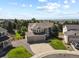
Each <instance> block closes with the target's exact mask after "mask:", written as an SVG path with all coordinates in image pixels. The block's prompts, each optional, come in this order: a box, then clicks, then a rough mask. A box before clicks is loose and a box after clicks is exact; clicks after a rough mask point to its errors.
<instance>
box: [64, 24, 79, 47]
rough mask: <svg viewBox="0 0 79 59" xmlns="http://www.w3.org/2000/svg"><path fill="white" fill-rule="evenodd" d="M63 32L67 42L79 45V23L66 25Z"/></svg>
mask: <svg viewBox="0 0 79 59" xmlns="http://www.w3.org/2000/svg"><path fill="white" fill-rule="evenodd" d="M63 34H64V41H65V43H67V44H70V43H72V44H74V43H76V44H75V45H76V46H77V45H79V43H77V42H79V25H64V26H63Z"/></svg>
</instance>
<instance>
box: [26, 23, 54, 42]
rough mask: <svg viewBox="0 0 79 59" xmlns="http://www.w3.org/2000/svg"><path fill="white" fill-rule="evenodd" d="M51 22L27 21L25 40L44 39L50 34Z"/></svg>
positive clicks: (38, 40)
mask: <svg viewBox="0 0 79 59" xmlns="http://www.w3.org/2000/svg"><path fill="white" fill-rule="evenodd" d="M52 29H53V23H49V22H43V23H29V25H28V33H27V42H29V43H31V42H42V41H45V40H46V39H47V38H48V37H49V36H50V35H51V34H52Z"/></svg>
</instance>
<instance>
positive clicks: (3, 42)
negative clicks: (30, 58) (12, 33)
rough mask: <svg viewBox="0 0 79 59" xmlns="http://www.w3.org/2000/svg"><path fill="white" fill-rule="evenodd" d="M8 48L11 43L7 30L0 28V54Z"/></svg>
mask: <svg viewBox="0 0 79 59" xmlns="http://www.w3.org/2000/svg"><path fill="white" fill-rule="evenodd" d="M8 46H11V42H10V40H9V37H8V36H7V30H6V29H4V28H1V27H0V52H2V50H4V49H5V48H7V47H8Z"/></svg>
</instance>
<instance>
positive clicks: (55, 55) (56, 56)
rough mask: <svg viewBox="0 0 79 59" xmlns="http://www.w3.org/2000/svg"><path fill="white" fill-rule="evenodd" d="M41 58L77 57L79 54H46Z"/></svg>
mask: <svg viewBox="0 0 79 59" xmlns="http://www.w3.org/2000/svg"><path fill="white" fill-rule="evenodd" d="M43 58H79V55H72V54H52V55H47V56H45V57H43Z"/></svg>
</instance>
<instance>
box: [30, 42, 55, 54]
mask: <svg viewBox="0 0 79 59" xmlns="http://www.w3.org/2000/svg"><path fill="white" fill-rule="evenodd" d="M30 48H31V50H32V52H33V53H34V54H39V53H43V52H46V51H53V50H54V49H53V48H52V47H51V46H50V45H49V44H48V43H38V44H31V45H30Z"/></svg>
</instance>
